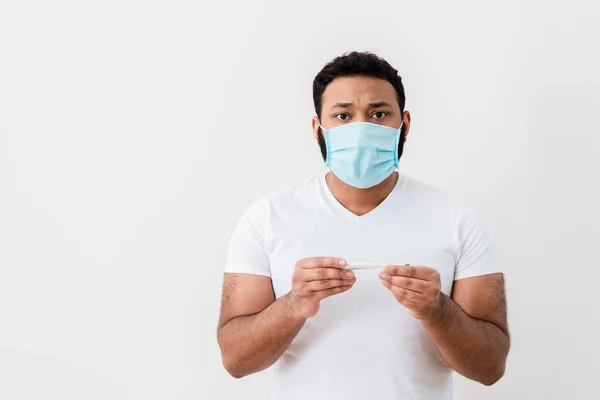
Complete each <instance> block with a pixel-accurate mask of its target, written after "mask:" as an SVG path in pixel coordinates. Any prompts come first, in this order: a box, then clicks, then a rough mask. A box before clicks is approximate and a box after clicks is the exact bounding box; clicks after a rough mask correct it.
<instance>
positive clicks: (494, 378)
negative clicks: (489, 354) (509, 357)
mask: <svg viewBox="0 0 600 400" xmlns="http://www.w3.org/2000/svg"><path fill="white" fill-rule="evenodd" d="M505 370H506V365H505V364H504V363H502V364H501V365H498V366H497V367H496V368H494V369H493V370H492V371H490V373H488V374H487V376H486V377H485V378H484V379H482V380H481V381H480V383H481V384H483V385H484V386H492V385H494V384H496V383H497V382H498V381H499V380H500V379H502V377H503V376H504V372H505Z"/></svg>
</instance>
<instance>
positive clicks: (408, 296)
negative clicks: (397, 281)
mask: <svg viewBox="0 0 600 400" xmlns="http://www.w3.org/2000/svg"><path fill="white" fill-rule="evenodd" d="M381 283H382V284H383V286H385V287H386V288H387V289H389V290H390V291H391V292H392V294H393V295H394V297H395V298H396V299H397V300H398V301H406V302H408V303H410V304H418V303H419V302H421V301H424V300H425V296H423V295H422V294H421V293H419V292H413V291H412V290H407V289H402V288H400V287H398V286H393V285H391V284H390V283H389V282H385V281H381Z"/></svg>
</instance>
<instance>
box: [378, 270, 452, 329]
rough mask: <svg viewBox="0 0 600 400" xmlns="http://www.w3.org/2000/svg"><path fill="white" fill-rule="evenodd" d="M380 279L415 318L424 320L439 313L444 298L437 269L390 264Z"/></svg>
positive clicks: (380, 275)
mask: <svg viewBox="0 0 600 400" xmlns="http://www.w3.org/2000/svg"><path fill="white" fill-rule="evenodd" d="M379 279H381V283H382V284H383V286H385V287H386V288H388V289H389V290H390V291H391V292H392V294H393V295H394V297H395V298H396V300H398V302H399V303H400V304H402V305H403V306H404V307H406V308H408V311H409V312H410V314H411V315H412V316H413V317H414V318H416V319H420V320H423V319H429V318H435V317H436V316H438V315H439V313H440V310H441V305H442V301H443V299H442V294H441V293H440V288H441V281H440V274H439V273H438V272H437V271H436V270H435V269H433V268H429V267H416V266H415V267H413V266H397V265H389V266H387V267H385V268H384V270H383V271H382V272H381V273H380V274H379Z"/></svg>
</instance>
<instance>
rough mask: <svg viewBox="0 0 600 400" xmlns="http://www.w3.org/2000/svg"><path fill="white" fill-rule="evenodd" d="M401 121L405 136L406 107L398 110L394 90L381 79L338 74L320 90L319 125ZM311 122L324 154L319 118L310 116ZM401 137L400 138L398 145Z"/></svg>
mask: <svg viewBox="0 0 600 400" xmlns="http://www.w3.org/2000/svg"><path fill="white" fill-rule="evenodd" d="M402 121H404V125H403V128H402V133H403V135H402V136H403V137H404V139H406V135H407V134H408V129H409V127H410V114H409V113H408V111H406V112H404V113H402V112H401V111H400V106H399V105H398V98H397V94H396V90H395V89H394V87H393V86H392V84H391V83H389V82H388V81H386V80H384V79H379V78H374V77H368V76H348V77H340V78H336V79H334V80H333V81H332V82H331V83H330V84H329V85H327V87H326V88H325V92H324V93H323V104H322V107H321V125H322V126H323V127H324V128H325V129H329V128H334V127H336V126H340V125H343V124H348V123H351V122H371V123H374V124H380V125H385V126H389V127H392V128H396V129H397V128H399V127H400V124H401V123H402ZM312 122H313V132H314V135H315V137H316V139H317V142H318V143H319V146H321V152H322V153H323V154H326V153H325V151H324V150H325V149H324V146H325V143H324V140H323V137H322V132H321V130H320V129H319V120H318V118H317V117H313V121H312ZM403 141H404V140H401V143H400V146H402V144H403ZM399 154H400V153H399Z"/></svg>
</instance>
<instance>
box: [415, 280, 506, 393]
mask: <svg viewBox="0 0 600 400" xmlns="http://www.w3.org/2000/svg"><path fill="white" fill-rule="evenodd" d="M421 323H422V324H423V327H424V328H425V330H426V331H427V333H428V334H429V337H431V339H432V340H433V341H434V343H435V344H436V346H437V348H438V349H439V350H440V353H441V354H442V356H443V357H444V359H445V360H446V362H447V363H448V365H450V366H451V367H452V368H453V369H454V370H455V371H456V372H458V373H459V374H461V375H463V376H465V377H467V378H469V379H472V380H475V381H477V382H480V383H483V384H484V385H492V384H494V383H496V382H497V381H498V380H499V379H500V378H502V376H503V375H504V369H505V366H506V357H507V356H508V350H509V347H510V338H509V332H508V326H507V321H506V298H505V293H504V279H503V276H502V274H491V275H484V276H479V277H475V278H467V279H462V280H458V281H456V282H455V283H454V289H453V293H452V299H451V298H449V297H447V296H446V295H444V294H440V302H439V307H438V311H437V312H436V313H434V314H433V315H432V316H431V317H430V318H425V319H423V320H421Z"/></svg>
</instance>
